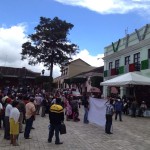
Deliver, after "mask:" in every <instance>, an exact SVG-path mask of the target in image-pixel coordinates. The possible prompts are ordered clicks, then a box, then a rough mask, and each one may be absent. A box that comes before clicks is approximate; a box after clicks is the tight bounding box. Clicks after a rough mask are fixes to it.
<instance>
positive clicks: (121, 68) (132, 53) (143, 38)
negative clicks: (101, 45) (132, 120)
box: [103, 24, 150, 97]
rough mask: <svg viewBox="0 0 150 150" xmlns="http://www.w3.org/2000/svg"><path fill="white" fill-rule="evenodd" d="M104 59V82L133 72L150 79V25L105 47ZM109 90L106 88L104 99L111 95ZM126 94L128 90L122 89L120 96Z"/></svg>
mask: <svg viewBox="0 0 150 150" xmlns="http://www.w3.org/2000/svg"><path fill="white" fill-rule="evenodd" d="M103 59H104V81H106V80H109V79H112V78H114V77H116V76H118V75H121V74H125V73H127V72H133V71H139V72H140V73H141V74H142V75H145V76H148V77H150V24H146V25H145V26H144V27H142V28H140V29H138V30H137V29H135V32H133V33H131V34H127V35H126V36H125V37H124V38H122V39H119V40H118V41H116V42H114V43H113V42H112V44H111V45H109V46H107V47H105V49H104V58H103ZM108 89H109V88H107V87H106V86H104V89H103V92H104V93H103V94H104V97H107V95H108V94H109V91H108ZM124 93H126V88H123V87H121V88H120V94H121V95H120V96H123V94H124Z"/></svg>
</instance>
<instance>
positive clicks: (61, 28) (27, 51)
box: [21, 17, 78, 90]
mask: <svg viewBox="0 0 150 150" xmlns="http://www.w3.org/2000/svg"><path fill="white" fill-rule="evenodd" d="M73 27H74V25H73V24H71V23H67V22H66V21H62V20H60V19H59V18H58V17H55V18H53V19H50V18H45V17H40V23H39V24H38V25H37V26H36V27H35V28H34V29H35V33H33V34H31V35H29V36H28V38H29V41H28V42H26V43H24V44H22V53H21V55H22V58H21V59H22V60H24V59H28V63H29V65H36V64H38V63H42V64H44V66H45V67H46V68H47V69H48V70H50V78H51V79H52V75H53V65H59V66H61V65H62V64H64V63H65V62H69V60H71V59H72V56H73V55H75V54H76V53H77V52H78V46H77V45H76V44H74V43H71V41H70V40H69V39H68V38H67V36H68V35H69V31H70V30H71V29H72V28H73ZM50 81H51V83H50V85H52V80H50ZM50 87H51V86H50ZM50 90H51V89H50Z"/></svg>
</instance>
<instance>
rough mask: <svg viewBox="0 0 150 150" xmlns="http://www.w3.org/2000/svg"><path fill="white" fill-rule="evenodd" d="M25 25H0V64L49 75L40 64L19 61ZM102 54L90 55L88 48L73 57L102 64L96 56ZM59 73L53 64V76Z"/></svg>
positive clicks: (93, 63)
mask: <svg viewBox="0 0 150 150" xmlns="http://www.w3.org/2000/svg"><path fill="white" fill-rule="evenodd" d="M25 31H26V26H25V25H23V24H19V25H16V26H12V27H10V28H7V27H0V54H1V55H0V66H7V67H16V68H17V67H18V68H22V67H26V68H27V69H30V70H32V71H34V72H39V73H41V71H42V70H43V69H44V70H45V75H49V74H50V72H49V70H47V69H46V68H44V67H43V65H42V64H39V65H36V66H31V65H28V62H27V60H24V61H21V54H20V53H21V51H22V48H21V47H22V44H23V43H24V42H26V41H27V35H26V33H25ZM102 57H103V54H99V55H97V56H91V55H90V54H89V52H88V50H86V49H85V50H82V51H80V53H78V54H77V55H76V56H74V57H73V60H74V59H77V58H81V59H82V60H84V61H85V62H87V63H89V64H90V65H92V66H102V65H103V61H102V60H101V59H99V60H98V58H102ZM59 75H60V68H59V67H58V66H54V70H53V77H57V76H59Z"/></svg>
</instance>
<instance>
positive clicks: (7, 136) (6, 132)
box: [4, 116, 10, 139]
mask: <svg viewBox="0 0 150 150" xmlns="http://www.w3.org/2000/svg"><path fill="white" fill-rule="evenodd" d="M4 139H10V124H9V117H8V116H5V129H4Z"/></svg>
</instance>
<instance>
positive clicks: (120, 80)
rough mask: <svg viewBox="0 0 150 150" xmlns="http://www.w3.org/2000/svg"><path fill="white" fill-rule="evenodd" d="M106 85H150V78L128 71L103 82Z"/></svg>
mask: <svg viewBox="0 0 150 150" xmlns="http://www.w3.org/2000/svg"><path fill="white" fill-rule="evenodd" d="M100 85H104V86H125V85H150V78H149V77H146V76H143V75H140V74H138V73H136V72H128V73H126V74H123V75H120V76H117V77H115V78H113V79H110V80H107V81H104V82H101V83H100Z"/></svg>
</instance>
